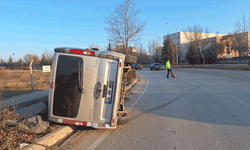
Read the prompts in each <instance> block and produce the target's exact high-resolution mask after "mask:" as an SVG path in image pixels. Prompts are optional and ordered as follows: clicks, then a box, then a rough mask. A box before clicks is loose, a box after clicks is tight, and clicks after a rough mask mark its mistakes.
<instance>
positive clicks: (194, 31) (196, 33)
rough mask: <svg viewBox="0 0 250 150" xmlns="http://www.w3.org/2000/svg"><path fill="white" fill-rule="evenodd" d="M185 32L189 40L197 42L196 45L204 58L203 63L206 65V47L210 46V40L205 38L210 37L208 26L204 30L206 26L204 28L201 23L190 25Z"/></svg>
mask: <svg viewBox="0 0 250 150" xmlns="http://www.w3.org/2000/svg"><path fill="white" fill-rule="evenodd" d="M204 31H205V32H204ZM184 34H185V36H186V39H187V40H188V41H189V42H194V43H195V44H196V47H197V49H198V50H199V52H200V55H201V57H202V60H203V61H202V64H203V65H204V64H205V54H206V49H207V47H208V46H209V44H208V40H205V39H207V38H208V37H209V36H208V35H209V31H208V28H206V30H204V28H202V27H201V26H200V25H194V26H193V27H188V29H187V31H186V32H184Z"/></svg>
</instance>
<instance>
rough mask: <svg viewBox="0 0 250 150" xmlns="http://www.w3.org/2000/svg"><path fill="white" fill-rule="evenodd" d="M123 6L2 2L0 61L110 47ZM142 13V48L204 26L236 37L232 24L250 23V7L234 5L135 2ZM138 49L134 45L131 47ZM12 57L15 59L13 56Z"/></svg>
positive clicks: (93, 0) (65, 0) (93, 1)
mask: <svg viewBox="0 0 250 150" xmlns="http://www.w3.org/2000/svg"><path fill="white" fill-rule="evenodd" d="M123 2H124V1H123V0H109V1H105V0H99V1H97V0H60V1H59V0H29V1H25V0H15V1H14V0H0V58H2V59H5V60H8V59H9V56H10V55H11V56H13V58H14V60H18V59H20V57H23V56H24V55H26V54H32V53H35V54H37V55H38V56H39V57H41V55H42V53H43V52H44V50H45V49H47V50H49V51H53V50H54V48H56V47H62V46H66V47H80V48H88V47H89V46H90V45H91V44H97V45H99V46H100V47H101V48H106V47H107V45H108V40H107V39H108V35H107V33H106V31H105V30H104V28H105V26H106V24H105V23H104V18H105V17H109V16H110V14H112V13H113V12H114V10H115V8H116V7H117V6H118V5H119V4H121V3H123ZM135 2H136V9H139V10H141V14H140V15H139V16H138V19H139V20H145V21H147V22H148V23H147V25H146V27H145V30H144V31H143V35H142V37H141V41H140V42H141V43H142V44H144V45H145V46H146V45H148V42H149V41H150V40H154V39H156V38H157V37H161V38H162V39H163V36H164V35H166V34H168V33H169V34H171V33H174V32H175V27H174V26H172V25H167V24H166V23H165V22H166V21H167V22H169V23H172V24H175V25H181V24H183V23H186V25H183V26H178V32H179V31H183V30H186V29H187V27H188V26H193V25H195V24H199V25H200V26H202V27H204V28H206V27H207V28H208V29H209V31H210V33H216V32H219V33H221V34H227V33H232V32H233V31H234V26H233V24H234V23H235V22H236V21H237V19H239V20H242V16H243V13H245V16H246V17H247V18H250V7H249V6H250V1H243V0H238V1H230V0H207V1H206V0H194V1H181V0H173V1H171V0H152V1H151V0H135ZM132 46H133V45H132ZM13 53H14V54H15V55H13Z"/></svg>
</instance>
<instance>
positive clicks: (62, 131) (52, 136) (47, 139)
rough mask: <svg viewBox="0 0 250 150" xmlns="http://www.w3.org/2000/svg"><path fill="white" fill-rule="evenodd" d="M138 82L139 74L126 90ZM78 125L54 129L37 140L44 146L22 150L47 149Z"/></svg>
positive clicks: (27, 147) (33, 146)
mask: <svg viewBox="0 0 250 150" xmlns="http://www.w3.org/2000/svg"><path fill="white" fill-rule="evenodd" d="M136 82H137V76H136V78H135V80H134V81H133V82H132V83H131V84H129V85H128V86H126V91H127V90H130V89H131V88H132V87H133V86H134V85H135V83H136ZM76 127H77V126H62V127H60V128H58V129H56V130H55V131H52V132H51V133H49V134H47V135H45V136H44V137H42V138H41V139H39V140H38V141H37V142H36V144H42V145H44V146H41V145H36V144H30V145H28V146H26V147H24V148H22V150H45V149H46V146H47V147H49V146H52V145H54V144H55V143H56V142H58V141H59V140H61V139H63V138H64V137H65V136H67V134H70V133H71V132H73V130H74V129H75V128H76Z"/></svg>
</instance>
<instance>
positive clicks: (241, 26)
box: [234, 13, 250, 33]
mask: <svg viewBox="0 0 250 150" xmlns="http://www.w3.org/2000/svg"><path fill="white" fill-rule="evenodd" d="M234 28H235V33H242V32H248V31H249V30H250V21H249V18H246V16H245V14H244V13H243V16H242V21H240V20H238V19H237V21H236V23H234Z"/></svg>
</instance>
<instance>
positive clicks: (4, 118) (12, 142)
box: [0, 89, 60, 150]
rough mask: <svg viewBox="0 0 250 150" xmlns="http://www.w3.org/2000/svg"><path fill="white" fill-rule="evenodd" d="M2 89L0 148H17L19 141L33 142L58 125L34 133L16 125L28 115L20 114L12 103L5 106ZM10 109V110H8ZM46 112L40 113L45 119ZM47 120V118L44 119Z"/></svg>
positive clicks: (6, 149) (7, 149) (0, 102)
mask: <svg viewBox="0 0 250 150" xmlns="http://www.w3.org/2000/svg"><path fill="white" fill-rule="evenodd" d="M1 93H2V90H1V89H0V149H1V150H16V149H19V147H20V143H29V144H30V143H34V142H36V141H37V140H38V139H39V138H41V137H43V136H44V135H46V134H47V133H49V132H51V131H53V130H55V129H57V128H58V127H59V126H60V125H58V124H51V125H50V126H49V127H48V128H47V129H46V131H44V132H42V133H39V134H36V133H31V132H28V131H23V130H22V129H20V128H19V127H18V123H19V121H26V120H27V118H28V116H27V115H25V116H21V115H19V114H18V113H16V109H17V105H14V102H12V104H10V105H8V106H6V105H5V104H4V102H3V101H2V97H3V96H2V94H1ZM10 110H11V111H10ZM47 113H48V112H43V113H40V115H41V117H42V118H43V119H45V118H46V117H47V116H46V115H47ZM45 120H47V118H46V119H45Z"/></svg>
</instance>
